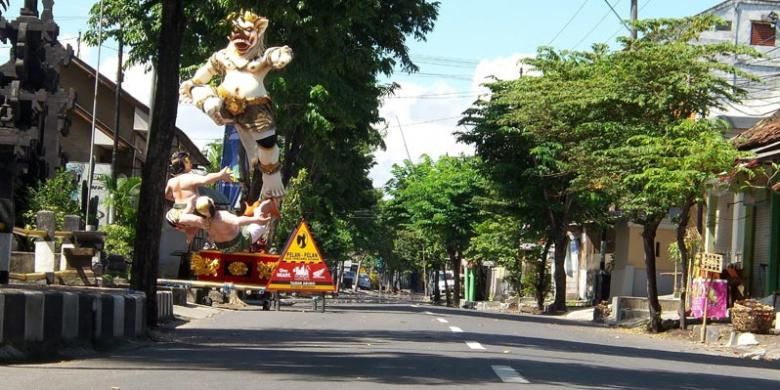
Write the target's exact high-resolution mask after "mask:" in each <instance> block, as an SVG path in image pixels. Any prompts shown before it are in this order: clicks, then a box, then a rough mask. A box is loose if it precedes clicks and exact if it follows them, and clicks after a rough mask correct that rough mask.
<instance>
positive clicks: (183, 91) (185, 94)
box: [179, 80, 195, 104]
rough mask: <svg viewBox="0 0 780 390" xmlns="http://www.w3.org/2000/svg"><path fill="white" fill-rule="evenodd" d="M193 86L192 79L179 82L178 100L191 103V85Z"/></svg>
mask: <svg viewBox="0 0 780 390" xmlns="http://www.w3.org/2000/svg"><path fill="white" fill-rule="evenodd" d="M194 86H195V83H194V82H192V80H187V81H184V82H183V83H181V86H179V100H180V101H181V102H182V103H188V104H189V103H192V87H194Z"/></svg>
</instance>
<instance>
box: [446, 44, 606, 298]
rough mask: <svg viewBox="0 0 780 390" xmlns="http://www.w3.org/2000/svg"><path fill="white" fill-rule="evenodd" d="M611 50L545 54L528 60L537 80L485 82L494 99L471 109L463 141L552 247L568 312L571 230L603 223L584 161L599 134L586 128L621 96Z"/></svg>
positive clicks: (507, 198) (502, 193)
mask: <svg viewBox="0 0 780 390" xmlns="http://www.w3.org/2000/svg"><path fill="white" fill-rule="evenodd" d="M608 54H609V53H608V52H607V48H606V47H605V46H596V47H595V48H594V50H593V51H592V52H568V51H564V52H560V53H559V52H556V51H554V50H552V49H550V48H540V49H539V52H538V54H537V56H536V57H535V58H533V59H529V60H526V62H527V63H528V64H529V65H531V66H532V67H533V68H534V72H533V74H534V75H535V76H531V77H521V78H519V79H517V80H510V81H496V82H492V83H489V84H487V87H488V88H489V89H490V91H491V97H490V100H481V101H477V102H476V103H475V105H474V106H473V107H472V108H471V109H469V110H468V111H466V113H465V117H464V119H463V120H462V123H463V124H466V125H468V126H470V127H469V128H468V130H466V131H464V132H462V133H460V134H459V140H460V141H462V142H466V143H469V144H472V145H474V146H475V148H476V153H477V155H478V156H479V157H480V158H481V159H482V160H483V161H484V164H483V169H484V170H485V172H486V173H487V176H489V177H490V178H491V179H492V182H494V183H495V186H496V189H497V191H498V193H499V195H500V197H501V198H503V199H504V200H505V201H506V202H508V203H510V204H513V205H515V210H514V211H513V214H508V215H511V216H514V217H515V218H517V219H519V220H521V221H523V222H524V223H525V224H526V225H528V226H529V227H530V229H529V230H531V231H534V232H537V233H538V234H539V235H540V236H541V237H545V238H544V239H543V240H542V241H544V242H549V243H551V244H550V245H553V246H554V252H553V259H554V260H553V261H554V263H555V273H554V275H553V276H554V280H555V301H554V302H553V304H552V309H553V310H557V311H565V310H566V274H565V271H564V261H565V259H566V252H567V240H568V236H567V229H568V226H569V224H571V223H576V222H581V221H586V220H594V219H600V218H603V215H602V214H603V210H604V209H605V207H602V205H603V202H604V199H603V198H602V197H601V196H600V193H601V191H600V189H599V188H594V187H588V186H585V185H583V172H582V170H581V167H582V165H581V164H582V161H583V159H584V157H583V156H585V155H588V154H590V153H592V150H591V149H590V145H589V144H588V143H587V142H586V141H587V140H588V139H589V138H591V137H595V136H598V132H599V131H598V129H595V128H582V127H580V125H581V124H583V123H589V122H592V121H594V120H597V119H598V118H603V117H604V116H605V115H608V111H609V109H608V107H607V106H606V105H604V104H603V102H605V101H608V100H609V99H610V98H611V96H612V95H613V94H615V93H616V91H615V90H614V89H611V88H610V87H611V85H610V84H609V83H607V82H606V80H604V79H603V77H602V75H603V72H602V70H601V66H602V65H601V64H602V63H603V62H604V61H605V59H606V57H607V56H608Z"/></svg>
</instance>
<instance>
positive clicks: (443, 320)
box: [436, 317, 447, 324]
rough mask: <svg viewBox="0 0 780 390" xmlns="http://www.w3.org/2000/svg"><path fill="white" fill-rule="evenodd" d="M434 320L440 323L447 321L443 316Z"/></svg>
mask: <svg viewBox="0 0 780 390" xmlns="http://www.w3.org/2000/svg"><path fill="white" fill-rule="evenodd" d="M436 321H439V322H441V323H442V324H446V323H447V320H445V319H444V318H441V317H437V318H436Z"/></svg>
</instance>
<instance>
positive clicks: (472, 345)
mask: <svg viewBox="0 0 780 390" xmlns="http://www.w3.org/2000/svg"><path fill="white" fill-rule="evenodd" d="M466 345H468V346H469V348H471V349H485V347H483V346H482V344H480V343H478V342H476V341H466Z"/></svg>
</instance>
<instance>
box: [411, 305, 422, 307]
mask: <svg viewBox="0 0 780 390" xmlns="http://www.w3.org/2000/svg"><path fill="white" fill-rule="evenodd" d="M410 306H411V307H420V305H410Z"/></svg>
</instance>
